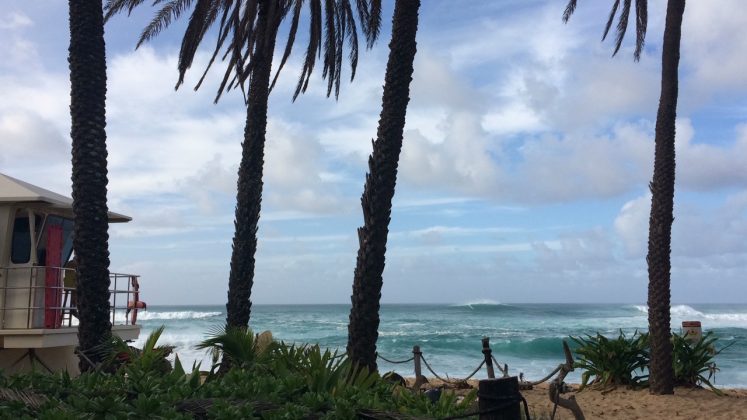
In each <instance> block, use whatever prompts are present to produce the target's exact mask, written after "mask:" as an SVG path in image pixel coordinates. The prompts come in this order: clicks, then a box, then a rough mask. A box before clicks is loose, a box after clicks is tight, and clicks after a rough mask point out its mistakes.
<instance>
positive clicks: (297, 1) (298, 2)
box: [270, 0, 303, 91]
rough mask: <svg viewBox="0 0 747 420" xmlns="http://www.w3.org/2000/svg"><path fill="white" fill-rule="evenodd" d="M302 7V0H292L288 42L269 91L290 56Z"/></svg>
mask: <svg viewBox="0 0 747 420" xmlns="http://www.w3.org/2000/svg"><path fill="white" fill-rule="evenodd" d="M302 7H303V0H293V15H292V19H291V24H290V29H289V30H288V42H286V44H285V51H283V57H282V58H281V59H280V65H279V66H278V69H277V71H276V72H275V77H274V78H273V79H272V83H271V84H270V91H272V89H273V88H274V87H275V83H276V82H277V81H278V76H280V71H281V70H283V67H285V63H286V62H287V61H288V57H290V54H291V51H292V50H293V43H294V42H295V41H296V33H297V32H298V22H299V20H300V19H301V9H302Z"/></svg>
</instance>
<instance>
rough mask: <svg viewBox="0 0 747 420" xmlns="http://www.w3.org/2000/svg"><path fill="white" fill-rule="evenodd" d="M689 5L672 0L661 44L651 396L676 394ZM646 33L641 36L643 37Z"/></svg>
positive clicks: (641, 14) (640, 13)
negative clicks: (675, 258) (676, 260)
mask: <svg viewBox="0 0 747 420" xmlns="http://www.w3.org/2000/svg"><path fill="white" fill-rule="evenodd" d="M630 3H631V0H625V1H624V2H623V9H622V15H621V17H620V20H619V23H618V26H617V29H618V41H617V47H616V49H615V52H617V50H618V49H619V48H620V43H621V42H622V38H623V36H624V35H625V28H626V26H627V21H628V18H627V15H628V13H629V12H630ZM619 4H620V0H616V1H615V3H614V5H613V8H612V13H611V14H610V18H609V21H608V23H607V29H606V30H605V35H606V33H607V30H609V27H610V24H611V22H612V19H613V18H614V15H615V12H616V11H617V8H618V6H619ZM575 7H576V0H571V1H570V2H569V3H568V6H567V7H566V12H565V14H564V16H563V18H564V19H565V20H566V21H567V20H568V18H569V17H570V15H571V14H572V13H573V10H574V9H575ZM646 9H647V4H646V0H636V12H637V17H638V18H637V19H636V24H637V28H638V42H637V44H636V58H637V57H639V56H640V51H641V47H642V46H643V37H645V31H646ZM684 11H685V0H668V1H667V16H666V23H665V25H664V42H663V44H662V57H661V63H662V69H661V96H660V97H659V109H658V111H657V113H656V129H655V137H654V144H655V152H654V175H653V180H652V182H651V184H650V189H651V216H650V218H649V227H648V255H647V256H646V262H647V263H648V325H649V337H650V338H649V340H650V345H651V364H650V369H649V373H650V376H649V390H650V392H651V393H652V394H672V393H674V372H673V370H672V342H671V341H670V340H671V315H670V309H671V308H670V306H671V300H670V299H671V288H670V284H671V273H670V270H671V261H670V256H671V244H672V222H673V221H674V167H675V153H674V140H675V120H676V118H677V94H678V66H679V61H680V38H681V32H682V15H683V14H684ZM641 27H642V32H641Z"/></svg>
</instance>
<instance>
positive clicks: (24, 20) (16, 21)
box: [0, 11, 34, 29]
mask: <svg viewBox="0 0 747 420" xmlns="http://www.w3.org/2000/svg"><path fill="white" fill-rule="evenodd" d="M33 24H34V22H33V21H32V20H31V18H29V17H28V16H26V15H25V14H24V13H21V12H17V11H16V12H10V13H9V14H7V15H5V16H3V17H2V18H0V29H19V28H24V27H27V26H31V25H33Z"/></svg>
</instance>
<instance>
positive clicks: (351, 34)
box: [343, 0, 358, 82]
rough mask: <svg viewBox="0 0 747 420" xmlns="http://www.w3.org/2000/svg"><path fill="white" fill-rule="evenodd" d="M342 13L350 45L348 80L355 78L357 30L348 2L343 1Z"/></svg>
mask: <svg viewBox="0 0 747 420" xmlns="http://www.w3.org/2000/svg"><path fill="white" fill-rule="evenodd" d="M343 8H344V10H343V14H344V16H345V18H346V19H347V22H348V27H349V28H350V30H349V31H348V46H349V47H350V53H348V60H350V81H351V82H352V81H353V79H355V71H356V69H357V68H358V31H357V29H356V27H355V16H353V10H352V8H351V7H350V2H349V1H347V0H346V1H345V2H344V4H343Z"/></svg>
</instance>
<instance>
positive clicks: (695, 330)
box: [682, 321, 703, 343]
mask: <svg viewBox="0 0 747 420" xmlns="http://www.w3.org/2000/svg"><path fill="white" fill-rule="evenodd" d="M682 335H683V336H684V337H685V339H686V340H687V341H689V342H691V343H697V342H698V341H700V339H701V338H703V329H702V328H701V326H700V321H682Z"/></svg>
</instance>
